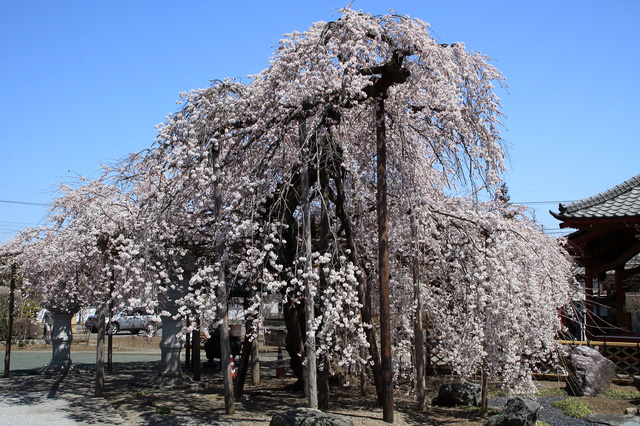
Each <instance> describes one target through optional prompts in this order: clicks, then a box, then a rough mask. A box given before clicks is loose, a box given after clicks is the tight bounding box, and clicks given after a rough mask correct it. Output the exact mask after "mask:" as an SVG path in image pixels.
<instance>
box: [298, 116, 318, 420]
mask: <svg viewBox="0 0 640 426" xmlns="http://www.w3.org/2000/svg"><path fill="white" fill-rule="evenodd" d="M299 130H300V151H301V152H300V155H301V157H302V171H301V179H300V186H301V188H300V191H301V192H302V200H301V204H302V238H303V244H304V256H305V261H304V274H305V277H304V296H305V301H304V320H305V324H306V327H305V329H306V331H307V332H306V349H307V350H306V355H307V396H308V400H309V408H318V381H317V376H316V372H317V368H316V335H315V331H313V330H312V329H311V324H312V323H313V320H314V318H315V312H314V306H313V294H312V293H311V285H310V280H309V276H308V274H310V273H311V254H312V253H311V215H310V207H309V203H310V200H309V143H308V141H307V130H306V124H305V121H304V119H302V120H300V126H299Z"/></svg>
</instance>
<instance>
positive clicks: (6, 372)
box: [4, 264, 17, 377]
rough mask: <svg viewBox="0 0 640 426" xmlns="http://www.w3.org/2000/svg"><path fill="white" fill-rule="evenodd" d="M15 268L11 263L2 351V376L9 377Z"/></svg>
mask: <svg viewBox="0 0 640 426" xmlns="http://www.w3.org/2000/svg"><path fill="white" fill-rule="evenodd" d="M16 270H17V266H16V265H15V264H13V265H11V281H10V282H9V318H8V321H7V322H8V323H7V343H6V347H5V352H4V377H9V370H10V367H11V340H12V338H13V309H14V306H15V294H16Z"/></svg>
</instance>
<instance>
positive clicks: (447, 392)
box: [432, 383, 481, 407]
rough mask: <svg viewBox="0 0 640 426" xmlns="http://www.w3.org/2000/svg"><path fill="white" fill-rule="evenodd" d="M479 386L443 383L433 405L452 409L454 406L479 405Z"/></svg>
mask: <svg viewBox="0 0 640 426" xmlns="http://www.w3.org/2000/svg"><path fill="white" fill-rule="evenodd" d="M480 391H481V389H480V386H478V385H474V384H473V383H445V384H443V385H442V386H440V389H438V396H437V397H435V398H434V399H433V401H432V403H433V404H434V405H440V406H443V407H452V406H454V405H475V406H476V407H477V406H478V404H479V403H480Z"/></svg>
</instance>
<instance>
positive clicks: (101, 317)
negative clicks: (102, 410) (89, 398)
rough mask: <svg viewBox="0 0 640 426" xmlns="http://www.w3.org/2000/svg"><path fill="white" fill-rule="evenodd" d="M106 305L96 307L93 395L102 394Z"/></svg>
mask: <svg viewBox="0 0 640 426" xmlns="http://www.w3.org/2000/svg"><path fill="white" fill-rule="evenodd" d="M106 310H107V305H102V306H100V308H99V309H98V337H97V342H96V386H95V396H98V397H100V396H103V395H104V336H105V333H106V328H107V324H106V323H105V316H106Z"/></svg>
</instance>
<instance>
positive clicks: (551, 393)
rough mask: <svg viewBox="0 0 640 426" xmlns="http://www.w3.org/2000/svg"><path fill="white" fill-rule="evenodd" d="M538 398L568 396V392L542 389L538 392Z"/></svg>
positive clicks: (556, 389) (558, 389)
mask: <svg viewBox="0 0 640 426" xmlns="http://www.w3.org/2000/svg"><path fill="white" fill-rule="evenodd" d="M537 396H540V397H547V396H567V391H566V390H564V389H560V388H549V389H540V390H538V394H537Z"/></svg>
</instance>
